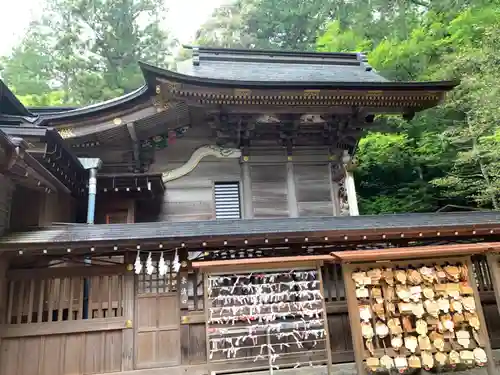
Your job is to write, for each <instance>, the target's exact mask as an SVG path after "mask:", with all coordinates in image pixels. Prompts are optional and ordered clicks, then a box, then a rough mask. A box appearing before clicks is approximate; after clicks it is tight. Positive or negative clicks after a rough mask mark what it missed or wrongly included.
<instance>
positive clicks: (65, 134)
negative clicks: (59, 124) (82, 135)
mask: <svg viewBox="0 0 500 375" xmlns="http://www.w3.org/2000/svg"><path fill="white" fill-rule="evenodd" d="M58 133H59V135H60V136H61V138H63V139H66V138H73V137H74V136H75V134H74V133H73V129H70V128H65V129H59V130H58Z"/></svg>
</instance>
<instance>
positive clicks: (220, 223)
mask: <svg viewBox="0 0 500 375" xmlns="http://www.w3.org/2000/svg"><path fill="white" fill-rule="evenodd" d="M493 233H495V234H499V233H500V212H467V213H463V212H461V213H416V214H397V215H366V216H350V217H310V218H283V219H278V218H275V219H251V220H211V221H191V222H168V223H167V222H148V223H136V224H98V225H90V226H89V225H86V224H72V225H67V226H55V227H49V228H44V229H38V230H34V231H31V232H23V233H14V234H11V235H7V236H5V237H4V238H2V239H0V248H3V249H10V250H19V249H37V250H40V248H41V247H42V246H43V247H47V248H57V247H59V248H63V246H65V245H70V244H71V247H72V248H73V249H76V248H77V247H82V248H83V247H85V248H86V249H87V250H88V248H89V246H108V247H109V246H112V245H118V244H120V245H123V244H127V245H130V246H133V247H132V248H131V249H135V246H137V245H140V246H143V245H147V244H150V245H152V244H155V246H156V247H155V248H158V245H159V244H160V243H161V244H163V245H164V246H165V247H166V248H167V247H179V246H181V244H183V243H184V244H185V246H187V247H189V248H191V249H192V248H197V249H200V248H202V247H203V246H205V247H206V248H207V249H208V248H221V247H223V242H224V241H227V245H228V246H251V245H252V244H254V245H263V244H264V242H265V239H267V241H268V242H269V246H271V245H272V244H274V245H276V244H279V243H283V241H284V239H285V238H286V239H287V240H288V242H289V243H301V244H304V242H305V241H308V242H309V243H313V242H314V243H321V242H322V243H334V242H335V243H342V242H344V243H346V242H348V241H351V242H356V241H357V242H362V241H363V240H365V241H372V242H373V241H381V240H382V239H384V238H386V239H387V240H389V239H390V238H392V239H395V238H402V237H404V238H405V239H412V238H413V239H414V240H419V239H422V238H439V237H441V238H445V237H459V238H465V239H469V238H472V237H478V238H484V237H485V236H486V237H488V236H489V237H491V236H492V234H493ZM306 238H307V240H306ZM244 243H245V245H243V244H244ZM266 243H267V242H266ZM202 244H203V245H202Z"/></svg>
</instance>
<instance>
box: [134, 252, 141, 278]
mask: <svg viewBox="0 0 500 375" xmlns="http://www.w3.org/2000/svg"><path fill="white" fill-rule="evenodd" d="M134 270H135V273H136V274H137V275H139V274H140V273H141V271H142V263H141V254H140V251H138V252H137V256H136V258H135V263H134Z"/></svg>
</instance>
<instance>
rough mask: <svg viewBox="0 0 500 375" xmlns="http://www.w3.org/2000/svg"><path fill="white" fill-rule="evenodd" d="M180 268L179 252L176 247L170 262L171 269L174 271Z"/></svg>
mask: <svg viewBox="0 0 500 375" xmlns="http://www.w3.org/2000/svg"><path fill="white" fill-rule="evenodd" d="M180 268H181V263H180V262H179V254H178V253H177V249H175V256H174V261H173V262H172V269H173V270H174V272H176V273H177V272H179V269H180Z"/></svg>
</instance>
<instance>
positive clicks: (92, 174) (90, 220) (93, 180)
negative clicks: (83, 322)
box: [79, 158, 102, 319]
mask: <svg viewBox="0 0 500 375" xmlns="http://www.w3.org/2000/svg"><path fill="white" fill-rule="evenodd" d="M79 160H80V162H81V163H82V165H83V167H84V168H85V169H88V170H89V198H88V204H87V224H88V225H92V224H94V219H95V198H96V195H97V170H98V169H99V168H100V167H101V165H102V161H101V159H96V158H80V159H79ZM84 262H85V264H88V265H90V264H91V263H92V260H91V258H90V257H85V259H84ZM89 292H90V280H89V279H87V278H86V279H84V280H83V319H88V318H89ZM90 313H92V312H90ZM91 318H92V317H91Z"/></svg>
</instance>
